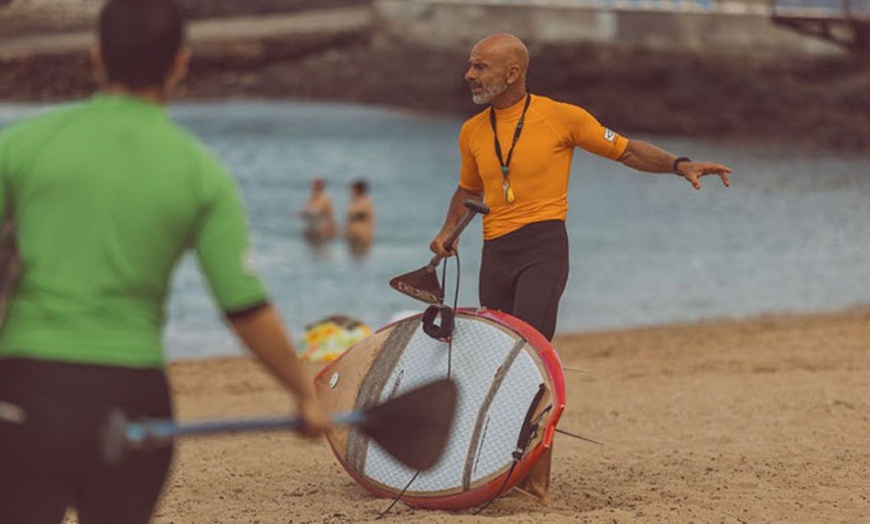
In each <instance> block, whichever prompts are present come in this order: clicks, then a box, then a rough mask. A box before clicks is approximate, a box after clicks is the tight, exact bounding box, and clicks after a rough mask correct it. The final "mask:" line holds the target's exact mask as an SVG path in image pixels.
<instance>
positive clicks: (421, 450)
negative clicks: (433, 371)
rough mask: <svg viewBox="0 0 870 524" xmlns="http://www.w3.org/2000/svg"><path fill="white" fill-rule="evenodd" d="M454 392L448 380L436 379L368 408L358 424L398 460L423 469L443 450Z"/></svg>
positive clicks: (455, 397) (430, 464) (450, 421)
mask: <svg viewBox="0 0 870 524" xmlns="http://www.w3.org/2000/svg"><path fill="white" fill-rule="evenodd" d="M457 396H458V391H457V388H456V384H455V383H454V382H453V381H452V380H450V379H447V378H445V379H440V380H436V381H434V382H430V383H428V384H426V385H423V386H420V387H418V388H416V389H412V390H410V391H408V392H407V393H405V394H403V395H400V396H398V397H396V398H393V399H390V400H388V401H386V402H384V403H383V404H379V405H376V406H372V407H371V408H368V409H367V410H365V420H364V421H363V422H362V423H361V424H359V428H360V429H361V430H362V431H363V432H365V433H366V434H367V435H368V436H369V437H370V438H371V439H372V440H374V441H375V442H377V443H378V444H380V446H381V447H382V448H384V451H386V452H387V453H389V454H390V455H392V456H393V457H394V458H395V459H396V460H398V461H399V462H401V463H402V464H405V465H406V466H408V467H409V468H411V469H415V470H420V471H424V470H427V469H429V468H431V467H432V466H434V465H435V464H437V463H438V460H439V459H440V458H441V454H442V453H443V452H444V447H445V446H446V444H447V438H448V437H449V436H450V426H451V425H452V423H453V415H454V413H455V412H456V402H457Z"/></svg>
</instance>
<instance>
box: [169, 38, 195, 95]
mask: <svg viewBox="0 0 870 524" xmlns="http://www.w3.org/2000/svg"><path fill="white" fill-rule="evenodd" d="M190 54H191V53H190V48H189V47H187V46H182V47H181V48H180V49H179V50H178V53H176V54H175V60H174V61H173V62H172V68H171V69H170V70H169V75H167V77H166V90H167V91H171V90H172V89H173V88H175V86H177V85H178V84H179V83H180V82H181V81H182V80H183V79H184V77H185V75H187V69H188V66H189V65H190Z"/></svg>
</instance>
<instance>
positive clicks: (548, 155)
mask: <svg viewBox="0 0 870 524" xmlns="http://www.w3.org/2000/svg"><path fill="white" fill-rule="evenodd" d="M529 96H531V97H532V99H531V103H530V105H529V108H528V110H527V111H526V117H525V121H524V123H523V130H522V134H521V135H520V138H519V141H518V142H517V144H516V147H515V148H514V151H513V155H512V157H511V161H510V165H509V168H510V170H509V179H510V185H511V188H512V189H513V192H514V196H515V201H514V202H513V203H508V202H507V201H506V200H505V197H504V192H503V189H502V172H501V165H500V164H499V161H498V157H497V156H496V153H495V143H494V139H493V132H492V126H491V125H490V115H489V112H490V111H492V110H493V109H492V108H487V109H485V110H484V111H481V112H480V113H478V114H477V115H475V116H473V117H471V118H470V119H468V120H467V121H466V122H465V124H463V126H462V130H461V131H460V133H459V151H460V153H461V155H462V168H461V171H460V177H459V186H460V187H462V188H463V189H466V190H468V191H473V192H480V191H483V193H484V194H485V196H486V204H487V205H488V206H489V208H490V212H489V214H488V215H486V216H485V217H484V219H483V238H484V239H485V240H492V239H494V238H498V237H500V236H502V235H505V234H507V233H510V232H511V231H515V230H517V229H519V228H520V227H522V226H524V225H526V224H530V223H533V222H540V221H542V220H562V221H564V220H565V218H566V217H567V214H568V182H569V180H570V178H571V161H572V159H573V158H574V148H575V147H582V148H583V149H585V150H586V151H589V152H590V153H594V154H596V155H600V156H603V157H606V158H610V159H612V160H616V159H618V158H619V157H621V156H622V154H623V152H625V148H626V146H627V145H628V140H627V139H626V138H624V137H622V136H620V135H618V134H616V133H614V132H613V131H611V130H609V129H607V128H606V127H604V126H602V125H601V123H599V122H598V120H596V119H595V117H594V116H592V115H591V114H589V113H588V112H587V111H586V110H585V109H582V108H580V107H577V106H574V105H571V104H566V103H563V102H557V101H555V100H552V99H549V98H546V97H543V96H538V95H534V96H533V95H529ZM524 105H525V99H523V100H520V101H519V102H517V103H516V104H514V105H512V106H510V107H507V108H504V109H495V115H496V128H497V130H498V140H499V143H500V145H501V150H502V157H503V158H504V159H507V156H508V151H509V150H510V148H511V143H512V142H513V138H514V131H515V129H516V126H517V122H518V121H519V119H520V116H521V115H522V112H523V107H524Z"/></svg>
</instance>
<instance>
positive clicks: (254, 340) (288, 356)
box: [227, 303, 331, 436]
mask: <svg viewBox="0 0 870 524" xmlns="http://www.w3.org/2000/svg"><path fill="white" fill-rule="evenodd" d="M227 321H228V322H229V323H230V325H231V326H232V328H233V331H235V333H236V335H238V337H239V338H240V339H241V340H242V342H244V344H245V346H247V347H248V349H250V350H251V352H252V353H254V354H255V355H256V356H257V358H258V359H259V360H260V362H262V363H263V364H264V365H265V366H266V368H267V369H268V370H269V371H270V372H271V373H272V374H273V375H274V376H275V378H277V379H278V380H279V381H280V382H281V383H282V384H283V385H284V386H285V387H286V388H287V389H289V390H290V392H291V393H293V395H294V397H295V398H296V407H297V409H298V414H299V417H300V418H301V419H302V421H303V432H304V433H305V434H306V435H308V436H319V435H320V434H321V433H322V432H323V431H324V430H326V429H328V428H329V427H330V425H331V422H330V420H331V419H330V417H329V415H328V414H327V413H326V411H325V410H324V409H323V407H322V406H321V405H320V402H319V401H318V400H317V397H316V396H315V394H314V388H313V387H312V386H311V382H310V381H309V380H308V377H307V376H306V374H305V371H304V370H303V369H302V366H300V365H299V360H298V359H297V358H296V353H295V351H294V350H293V343H292V342H291V341H290V337H289V336H288V335H287V332H286V331H285V330H284V326H283V324H282V323H281V318H280V316H279V314H278V311H277V310H276V309H275V307H273V306H272V305H271V304H268V303H266V304H262V305H261V306H258V307H256V308H254V309H253V310H251V311H246V312H242V313H236V314H231V315H227Z"/></svg>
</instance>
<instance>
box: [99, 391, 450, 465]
mask: <svg viewBox="0 0 870 524" xmlns="http://www.w3.org/2000/svg"><path fill="white" fill-rule="evenodd" d="M456 400H457V388H456V384H455V383H454V382H453V381H452V380H450V379H446V378H445V379H439V380H435V381H433V382H429V383H427V384H424V385H422V386H420V387H417V388H415V389H412V390H410V391H408V392H406V393H403V394H402V395H399V396H397V397H394V398H392V399H389V400H387V401H386V402H383V403H381V404H376V405H374V406H371V407H368V408H365V409H362V410H354V411H350V412H347V413H340V414H335V415H333V419H332V421H333V423H334V424H336V425H351V426H354V427H356V428H357V429H359V430H360V431H362V432H363V433H365V434H366V435H368V436H369V437H370V438H371V439H372V440H374V441H375V442H377V443H378V444H380V446H381V447H382V448H384V451H386V452H387V453H389V454H390V455H391V456H393V457H394V458H395V459H396V460H398V461H399V462H401V463H402V464H405V465H406V466H408V467H409V468H411V469H415V470H421V471H423V470H427V469H429V468H431V467H432V466H434V465H435V464H436V463H437V462H438V459H440V458H441V453H442V452H443V451H444V446H445V445H446V444H447V437H448V436H449V434H450V426H451V424H452V422H453V414H454V413H455V411H456ZM301 426H302V422H301V419H299V418H298V417H283V418H261V419H235V420H233V419H230V420H215V421H204V422H195V423H187V424H177V423H175V422H173V421H171V420H167V419H153V420H147V419H146V420H141V421H128V420H127V417H126V415H125V414H124V413H123V412H121V411H115V412H113V413H112V414H111V415H110V416H109V420H108V421H107V423H106V425H105V427H104V429H103V433H102V435H101V452H102V454H103V458H104V459H105V460H106V461H107V462H108V463H110V464H118V463H120V462H121V461H122V460H123V459H124V456H125V455H126V454H127V453H128V452H129V451H134V450H136V451H138V450H147V449H155V448H159V447H163V446H168V445H169V444H171V443H172V442H173V440H174V439H175V438H177V437H181V436H192V435H213V434H219V433H234V432H241V431H264V430H280V429H290V430H299V429H300V428H301Z"/></svg>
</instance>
